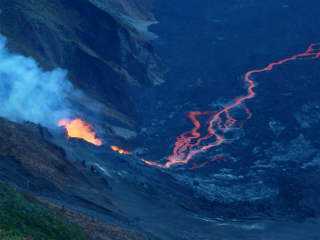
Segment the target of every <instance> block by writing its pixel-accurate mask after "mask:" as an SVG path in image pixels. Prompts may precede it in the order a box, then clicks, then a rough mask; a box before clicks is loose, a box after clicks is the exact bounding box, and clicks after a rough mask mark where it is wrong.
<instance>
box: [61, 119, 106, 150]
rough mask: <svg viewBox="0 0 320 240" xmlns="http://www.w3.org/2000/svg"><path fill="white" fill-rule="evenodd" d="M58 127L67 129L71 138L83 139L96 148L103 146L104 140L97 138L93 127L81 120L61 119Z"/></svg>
mask: <svg viewBox="0 0 320 240" xmlns="http://www.w3.org/2000/svg"><path fill="white" fill-rule="evenodd" d="M58 125H59V126H60V127H64V128H65V129H66V133H67V135H68V137H70V138H78V139H82V140H84V141H86V142H89V143H92V144H94V145H96V146H101V145H102V140H101V139H99V138H97V136H96V133H95V132H94V130H93V128H92V126H91V125H90V124H89V123H86V122H85V121H83V120H82V119H80V118H76V119H73V120H70V119H61V120H60V121H59V122H58Z"/></svg>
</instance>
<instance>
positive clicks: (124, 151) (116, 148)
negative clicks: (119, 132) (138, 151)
mask: <svg viewBox="0 0 320 240" xmlns="http://www.w3.org/2000/svg"><path fill="white" fill-rule="evenodd" d="M110 148H111V150H112V151H114V152H117V153H119V154H121V155H130V154H131V153H130V152H129V151H127V150H124V149H122V148H120V147H118V146H111V147H110Z"/></svg>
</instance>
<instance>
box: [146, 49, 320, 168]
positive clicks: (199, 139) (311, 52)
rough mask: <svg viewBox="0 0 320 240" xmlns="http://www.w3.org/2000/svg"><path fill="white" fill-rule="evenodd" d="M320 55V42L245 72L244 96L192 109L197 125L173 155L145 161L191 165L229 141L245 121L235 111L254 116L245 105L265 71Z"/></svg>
mask: <svg viewBox="0 0 320 240" xmlns="http://www.w3.org/2000/svg"><path fill="white" fill-rule="evenodd" d="M319 58H320V44H311V45H310V46H309V47H308V49H307V50H306V51H304V52H302V53H298V54H296V55H293V56H291V57H287V58H284V59H282V60H279V61H275V62H272V63H270V64H268V65H266V66H265V67H262V68H258V69H254V70H251V71H248V72H247V73H246V74H245V75H244V83H245V85H246V86H247V91H246V93H245V94H244V95H241V96H238V97H236V98H234V99H233V100H232V101H231V102H230V103H229V104H226V105H224V106H223V107H222V108H221V109H219V110H218V111H216V112H189V113H188V118H189V119H190V120H191V122H192V123H193V125H194V128H193V129H192V130H191V131H188V132H185V133H183V134H181V135H180V136H179V137H177V140H176V143H175V145H174V149H173V152H172V154H171V155H170V156H169V157H168V158H167V161H166V162H165V163H157V162H153V161H146V160H142V161H144V162H145V163H146V164H147V165H150V166H155V167H160V168H170V167H172V166H174V165H177V164H188V163H189V162H190V161H191V160H192V158H193V157H194V156H195V155H198V154H199V153H204V152H206V151H208V150H209V149H212V148H215V147H217V146H220V145H221V144H223V143H225V142H226V138H225V133H226V132H228V131H229V130H231V129H232V128H234V127H236V124H237V123H239V122H240V123H241V122H243V120H244V119H239V118H236V117H235V116H234V114H233V111H234V110H235V109H238V108H240V109H241V108H242V109H243V110H244V111H245V113H246V115H247V119H249V118H251V117H252V113H251V111H250V110H249V109H248V108H247V107H245V106H244V104H245V103H246V102H247V101H248V100H250V99H252V98H254V97H255V96H256V93H255V91H254V90H255V86H256V84H255V81H254V76H255V75H256V74H259V73H263V72H270V71H272V70H273V69H274V68H275V67H278V66H280V65H283V64H286V63H289V62H292V61H298V60H300V61H301V60H307V59H319ZM203 116H205V117H207V126H206V134H205V135H203V136H202V135H201V134H200V129H201V128H202V126H201V125H202V124H201V122H200V120H199V118H200V117H203Z"/></svg>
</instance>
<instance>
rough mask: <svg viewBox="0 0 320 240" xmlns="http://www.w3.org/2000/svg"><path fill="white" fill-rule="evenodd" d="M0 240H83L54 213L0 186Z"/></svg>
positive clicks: (74, 226) (71, 226)
mask: <svg viewBox="0 0 320 240" xmlns="http://www.w3.org/2000/svg"><path fill="white" fill-rule="evenodd" d="M0 239H1V240H63V239H65V240H68V239H70V240H84V239H86V237H85V234H84V233H83V231H82V230H81V229H80V227H78V226H77V225H74V224H71V223H69V222H68V221H66V220H65V219H63V218H62V217H61V216H59V215H58V214H57V213H55V212H53V211H50V210H48V209H47V208H45V207H43V206H41V205H40V204H39V203H37V202H36V201H31V200H28V199H26V198H25V197H24V196H23V195H22V194H20V193H18V192H16V191H15V190H14V189H12V188H10V187H8V186H6V185H4V184H3V183H0Z"/></svg>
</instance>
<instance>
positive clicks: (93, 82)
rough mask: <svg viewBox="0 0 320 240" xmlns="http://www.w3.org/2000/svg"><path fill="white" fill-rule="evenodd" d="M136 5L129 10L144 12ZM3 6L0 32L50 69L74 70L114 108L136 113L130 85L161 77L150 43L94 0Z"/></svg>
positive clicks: (78, 83) (74, 76) (6, 2)
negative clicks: (98, 5)
mask: <svg viewBox="0 0 320 240" xmlns="http://www.w3.org/2000/svg"><path fill="white" fill-rule="evenodd" d="M108 4H109V5H108V6H109V7H110V8H111V7H114V8H112V9H117V8H118V7H121V6H122V4H118V3H115V2H113V1H110V2H108ZM116 5H117V6H116ZM131 6H132V7H133V8H132V11H131V10H130V9H131ZM100 7H101V6H100ZM134 7H135V5H131V4H130V5H128V6H127V8H126V10H123V13H124V14H125V13H127V12H129V10H130V13H132V14H133V13H135V15H139V16H142V15H143V13H142V12H143V11H142V10H140V9H139V10H138V9H137V8H134ZM0 8H1V14H0V33H1V34H3V35H5V36H6V37H7V38H8V45H9V48H10V50H13V51H15V52H18V53H20V54H23V55H26V56H31V57H33V58H34V59H35V60H36V61H37V62H39V64H40V65H41V66H42V67H44V68H45V69H52V68H55V67H60V68H64V69H66V70H68V71H69V78H70V79H71V81H72V83H73V84H74V86H75V87H77V88H79V89H81V90H82V91H84V92H85V93H87V94H88V95H89V96H91V97H92V98H94V99H96V100H98V101H99V102H101V103H103V104H104V105H106V106H108V107H110V108H111V109H112V110H116V111H119V112H121V113H123V114H125V115H126V116H129V117H132V116H133V115H134V106H133V103H132V101H131V100H130V88H131V87H133V86H138V87H146V86H151V85H153V84H155V83H156V82H157V81H159V79H160V78H159V72H158V70H157V67H156V62H157V58H156V56H155V55H154V53H153V50H152V47H151V46H150V44H149V43H148V42H146V41H145V40H143V39H142V38H139V34H137V32H134V29H132V28H130V27H128V25H127V24H125V23H124V20H121V19H120V18H118V17H115V16H114V15H112V14H110V13H109V12H106V11H104V10H102V9H101V8H99V7H97V5H94V4H92V3H91V2H90V1H88V0H79V1H76V2H74V1H68V0H55V1H48V0H40V1H20V0H1V1H0ZM143 16H144V15H143ZM146 17H147V16H146Z"/></svg>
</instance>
